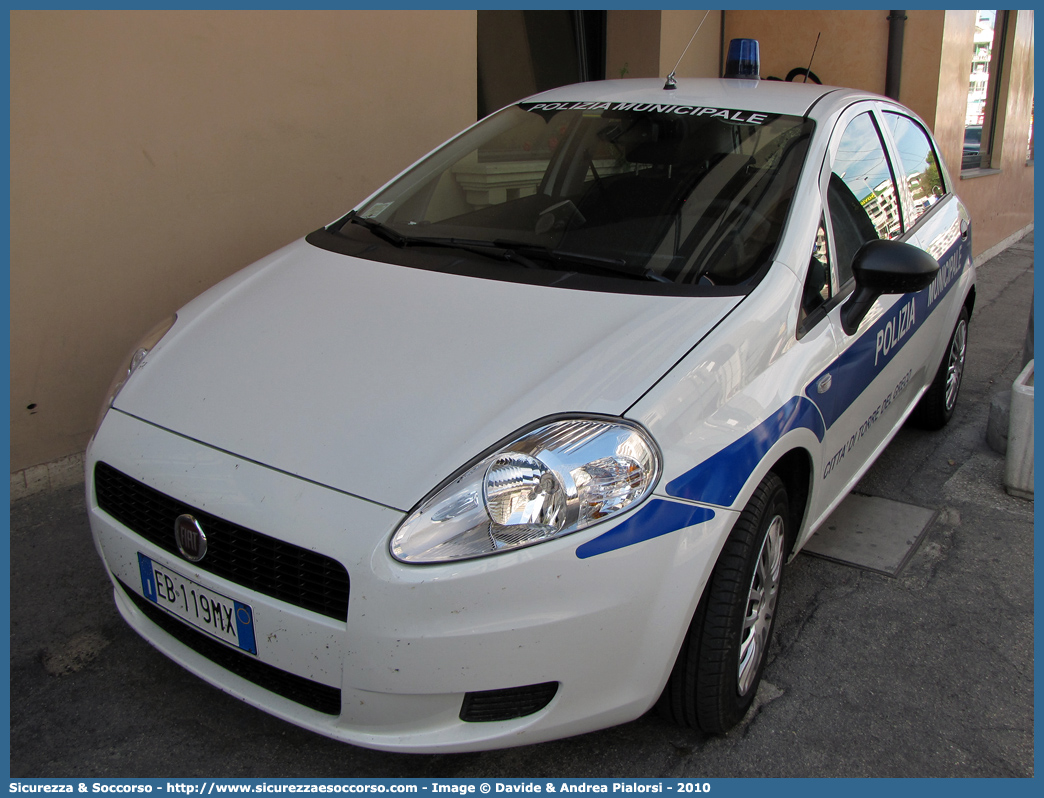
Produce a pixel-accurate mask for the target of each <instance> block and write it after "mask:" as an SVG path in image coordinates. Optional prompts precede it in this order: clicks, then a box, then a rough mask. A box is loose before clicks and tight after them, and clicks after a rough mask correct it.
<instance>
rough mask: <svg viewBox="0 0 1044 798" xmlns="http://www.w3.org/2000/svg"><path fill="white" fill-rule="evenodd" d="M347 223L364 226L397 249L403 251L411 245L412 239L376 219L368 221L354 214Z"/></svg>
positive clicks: (339, 226)
mask: <svg viewBox="0 0 1044 798" xmlns="http://www.w3.org/2000/svg"><path fill="white" fill-rule="evenodd" d="M345 221H346V222H351V223H352V224H358V225H362V226H363V227H365V228H366V229H367V230H369V231H370V232H371V233H373V234H374V235H375V236H378V237H379V238H383V239H384V240H385V241H387V242H388V243H389V244H392V245H394V246H396V247H399V248H400V249H402V248H403V247H405V246H409V243H410V237H409V236H404V235H403V234H402V233H400V232H399V231H398V230H394V229H392V228H391V227H388V225H386V224H382V223H381V222H378V221H377V220H375V219H367V218H366V217H365V216H356V215H354V214H352V215H351V216H349V217H348V218H347V219H346V220H345ZM343 226H344V225H343V224H339V225H336V226H335V228H336V230H340V229H341V227H343ZM335 228H331V229H335ZM336 230H335V232H336Z"/></svg>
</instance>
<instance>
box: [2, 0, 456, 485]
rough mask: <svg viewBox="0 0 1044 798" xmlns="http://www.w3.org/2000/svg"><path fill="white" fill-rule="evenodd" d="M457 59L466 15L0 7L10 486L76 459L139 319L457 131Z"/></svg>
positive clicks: (171, 306)
mask: <svg viewBox="0 0 1044 798" xmlns="http://www.w3.org/2000/svg"><path fill="white" fill-rule="evenodd" d="M475 63H476V27H475V13H474V12H470V11H461V12H446V11H409V12H394V11H389V12H385V11H379V12H378V11H322V12H279V11H262V12H236V11H231V12H219V11H204V12H196V11H176V12H155V11H142V12H133V11H131V12H128V11H113V12H95V11H61V12H47V11H14V12H12V13H11V251H10V255H11V470H12V472H14V471H19V470H21V469H24V468H26V467H28V466H33V465H35V464H38V463H45V462H48V461H52V460H55V459H57V458H61V457H63V456H65V455H70V454H74V453H77V452H80V451H82V450H83V448H84V447H85V445H86V443H87V439H88V437H89V436H90V434H91V431H92V429H93V427H94V423H95V420H96V418H97V413H98V410H99V405H100V403H101V401H102V398H103V394H104V393H105V389H106V386H107V385H108V383H109V380H110V379H111V377H112V376H113V373H114V372H115V369H116V367H117V364H118V363H119V362H120V360H121V358H122V357H123V356H124V353H126V352H127V351H128V350H129V349H130V347H131V346H132V345H133V344H134V342H135V341H136V340H137V339H138V337H139V336H140V335H142V334H143V333H144V332H146V331H147V330H148V329H149V328H150V327H151V326H152V325H153V324H154V323H156V322H157V321H158V320H160V319H162V318H163V317H165V316H167V315H169V314H170V313H171V312H173V311H174V310H175V309H176V308H177V307H179V306H180V305H182V304H184V303H185V302H186V301H187V300H189V299H190V298H192V297H193V296H195V295H196V294H198V293H200V292H201V291H202V290H204V289H205V288H207V287H209V286H210V285H212V284H214V283H216V282H217V281H219V280H220V279H222V278H223V277H225V276H227V275H229V274H231V273H232V272H234V271H236V270H237V269H239V268H241V267H243V266H246V265H247V264H249V263H251V262H252V261H254V260H256V259H257V258H259V257H261V256H263V255H265V254H267V253H268V252H271V251H272V250H274V249H276V248H277V247H279V246H282V245H283V244H286V243H288V242H290V241H292V240H294V239H295V238H298V237H300V236H302V235H304V234H306V233H308V232H310V231H311V230H313V229H315V228H317V227H319V226H320V225H322V224H325V223H326V222H329V221H331V220H333V219H334V218H336V217H338V216H340V215H341V214H343V213H344V212H346V211H347V210H349V209H350V208H351V207H352V206H353V205H354V204H356V203H357V202H358V201H359V200H361V199H363V198H364V197H365V196H366V195H367V194H369V193H370V192H371V191H373V190H374V189H375V188H377V187H378V186H380V185H381V184H382V183H383V182H385V181H386V180H388V179H389V178H391V177H393V176H394V175H395V174H397V173H398V172H399V171H400V170H401V169H402V168H404V167H405V166H407V165H409V164H410V163H412V162H413V161H414V160H415V159H416V158H418V157H419V156H421V155H422V154H424V153H425V152H426V151H427V150H429V149H430V148H431V147H433V146H435V145H436V144H438V143H440V142H441V141H442V140H444V139H445V138H447V137H448V136H450V135H451V134H453V133H455V132H456V131H458V130H459V129H461V128H462V127H464V126H465V125H468V124H470V123H471V122H473V121H474V118H475V101H476V70H475ZM186 378H189V379H190V378H191V375H186ZM13 484H14V483H13V482H12V486H13Z"/></svg>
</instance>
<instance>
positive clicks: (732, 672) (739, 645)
mask: <svg viewBox="0 0 1044 798" xmlns="http://www.w3.org/2000/svg"><path fill="white" fill-rule="evenodd" d="M788 519H789V515H788V502H787V492H786V488H784V486H783V482H782V481H781V480H780V478H779V477H778V476H776V475H775V474H772V473H770V474H769V475H768V476H766V477H765V479H764V480H762V482H761V484H760V485H758V487H757V489H756V490H755V491H754V495H753V496H752V497H751V500H750V502H749V503H748V504H747V506H746V508H744V510H743V512H742V514H741V515H740V517H739V519H738V520H737V521H736V525H735V527H733V530H732V533H731V534H730V535H729V539H728V540H727V541H726V543H725V547H724V548H723V549H722V552H721V556H720V557H719V558H718V562H717V564H716V565H715V566H714V571H713V573H712V574H711V578H710V581H709V582H708V583H707V588H706V590H705V591H704V594H703V597H702V598H701V599H700V603H699V606H698V607H697V609H696V614H695V616H694V617H693V619H692V623H691V624H690V626H689V631H688V633H687V634H686V637H685V640H684V642H683V643H682V649H681V651H680V652H679V654H678V660H677V662H676V663H675V665H674V670H673V671H672V672H671V676H670V678H669V679H668V681H667V686H666V688H665V689H664V692H663V695H662V696H661V698H660V709H661V711H662V712H663V713H664V714H666V715H667V716H668V717H670V718H671V719H673V720H674V721H675V722H677V723H680V724H682V725H685V726H690V727H692V728H696V729H700V730H701V731H704V732H724V731H727V730H728V729H729V728H731V727H732V726H735V725H736V724H737V723H738V722H739V721H740V720H742V718H743V716H744V715H745V714H747V710H749V709H750V706H751V704H752V703H753V702H754V695H755V693H757V690H758V684H759V683H760V682H761V674H762V672H763V670H764V668H765V661H766V658H767V654H768V647H769V643H770V641H771V639H772V629H773V627H774V625H775V620H776V607H777V604H778V601H779V589H780V582H781V577H782V570H783V556H784V548H785V545H786V541H787V539H788V537H787V531H788V530H787V526H788V524H789V520H788Z"/></svg>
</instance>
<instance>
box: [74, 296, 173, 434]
mask: <svg viewBox="0 0 1044 798" xmlns="http://www.w3.org/2000/svg"><path fill="white" fill-rule="evenodd" d="M177 320H178V314H177V313H175V314H174V315H173V316H170V317H168V318H166V319H164V320H163V321H161V322H160V323H159V324H157V325H156V326H155V327H153V328H152V329H151V330H149V331H148V333H146V335H145V337H144V338H142V339H141V340H140V341H138V343H137V345H136V346H135V347H134V348H133V349H132V350H131V351H130V352H128V353H127V357H126V358H124V360H123V365H122V366H120V368H119V370H118V371H117V372H116V376H115V377H113V378H112V382H111V383H109V390H108V392H107V393H106V394H105V403H104V404H103V405H102V408H101V413H99V414H98V422H97V423H96V424H95V425H94V435H97V434H98V428H99V427H101V423H102V421H104V420H105V414H106V413H108V412H109V408H110V407H112V403H113V402H115V401H116V397H117V396H118V395H119V393H120V391H121V390H123V386H124V385H126V384H127V380H129V379H130V376H131V374H133V373H134V372H135V371H137V370H138V366H140V365H141V362H142V361H143V360H144V359H145V355H147V354H148V353H149V350H150V349H152V347H154V346H155V345H156V344H158V343H159V342H160V339H162V338H163V336H164V335H166V334H167V333H168V332H169V331H170V328H171V327H173V326H174V322H176V321H177ZM94 435H92V436H91V437H92V438H93V437H94Z"/></svg>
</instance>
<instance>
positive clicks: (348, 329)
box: [115, 240, 740, 511]
mask: <svg viewBox="0 0 1044 798" xmlns="http://www.w3.org/2000/svg"><path fill="white" fill-rule="evenodd" d="M739 301H740V297H736V296H722V297H662V296H636V295H629V294H614V293H599V292H592V291H577V290H568V289H561V288H549V287H545V286H534V285H521V284H516V283H511V282H501V281H497V280H488V279H480V278H475V277H464V276H459V275H453V274H444V273H438V272H430V271H424V270H420V269H414V268H407V267H403V266H397V265H392V264H386V263H378V262H373V261H368V260H361V259H357V258H352V257H347V256H345V255H339V254H335V253H331V252H327V251H325V250H321V249H317V248H315V247H313V246H311V245H310V244H307V243H306V242H304V241H303V240H302V241H298V242H296V243H294V244H291V245H290V246H288V247H285V248H284V249H282V250H280V251H279V252H276V253H273V254H272V255H270V256H269V257H267V258H265V259H263V260H261V261H259V262H258V263H256V264H254V265H253V266H251V267H248V268H247V269H244V270H243V271H242V272H239V273H238V274H236V275H233V276H232V277H231V278H229V279H228V280H226V281H224V282H223V283H221V284H219V285H217V286H215V287H214V288H212V289H211V290H210V291H208V292H206V293H205V294H203V295H201V296H200V297H198V298H197V299H195V300H193V301H192V302H191V303H189V304H188V305H187V306H186V307H185V308H183V309H182V310H181V311H179V314H178V321H177V323H176V324H175V326H174V328H173V329H172V330H171V332H170V333H168V335H167V336H166V337H165V338H164V339H163V340H162V341H161V342H160V344H159V345H157V346H156V347H154V349H153V350H152V351H151V352H150V353H149V355H148V356H147V357H146V359H145V361H144V362H143V363H142V365H141V366H140V367H139V369H138V371H137V372H135V374H134V375H133V377H132V378H131V379H130V380H129V381H128V383H127V385H126V386H125V387H124V389H123V391H122V392H121V393H120V394H119V396H118V397H117V400H116V403H115V407H116V408H117V409H119V410H121V411H124V412H126V413H130V414H132V415H134V416H136V417H138V418H141V419H143V420H145V421H148V422H150V423H153V424H156V425H158V426H161V427H164V428H166V429H168V430H171V431H173V432H175V433H178V434H180V435H184V436H187V437H189V438H193V439H195V440H198V441H200V442H202V443H205V444H208V445H210V446H213V447H216V448H218V449H222V450H224V451H226V452H230V453H232V454H235V455H237V456H240V457H243V458H245V459H249V460H252V461H255V462H257V463H261V464H264V465H266V466H269V467H272V468H276V469H279V470H282V471H285V472H287V473H290V474H293V475H296V476H300V477H302V478H305V479H308V480H311V481H314V482H317V483H320V484H322V485H326V486H329V487H332V488H335V489H337V490H341V491H345V492H348V493H351V494H354V495H356V496H360V497H363V498H366V499H369V500H371V501H375V502H379V503H381V504H384V505H387V506H389V507H393V508H397V509H400V510H403V511H405V510H408V509H409V508H410V507H412V506H413V505H414V504H415V503H416V502H417V501H418V500H419V499H420V498H421V497H422V496H423V495H424V494H426V493H427V492H428V491H429V490H431V489H432V488H433V487H435V486H436V485H437V484H438V483H440V482H441V481H442V480H443V479H445V478H447V477H448V476H450V474H451V473H452V472H453V471H455V470H456V469H457V468H459V467H460V466H462V465H464V464H465V463H466V462H467V461H469V460H470V459H471V458H473V457H474V456H476V455H477V454H479V453H480V452H481V451H483V450H484V449H486V448H487V447H489V446H491V445H492V444H494V443H495V442H497V441H498V440H500V439H501V438H503V437H505V436H506V435H509V434H510V433H512V432H514V431H515V430H517V429H518V428H520V427H522V426H524V425H526V424H529V423H530V422H532V421H535V420H536V419H539V418H541V417H543V416H547V415H551V414H555V413H569V412H585V413H605V414H610V415H619V414H622V413H624V412H625V411H626V409H627V408H628V407H630V406H631V405H632V404H633V403H634V402H635V401H636V400H637V399H638V398H639V397H640V396H641V395H642V394H643V393H644V392H645V391H647V390H648V389H649V388H650V387H651V386H652V385H653V384H654V383H655V382H656V381H657V380H658V379H659V378H660V377H662V376H663V375H664V374H665V373H666V372H667V371H668V370H669V369H670V368H671V366H673V365H674V364H675V363H677V362H678V360H679V359H680V358H681V357H682V356H683V355H684V354H685V353H686V352H687V351H688V350H689V349H691V348H692V347H693V346H694V345H695V344H696V343H697V342H698V341H699V340H700V339H701V338H702V337H703V336H704V335H706V333H707V332H708V331H709V330H710V329H711V328H712V327H713V326H714V325H715V324H717V323H718V322H719V321H720V320H721V319H722V318H723V317H724V316H725V315H726V314H727V313H729V311H731V310H732V308H734V307H735V306H736V304H737V303H738V302H739Z"/></svg>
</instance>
